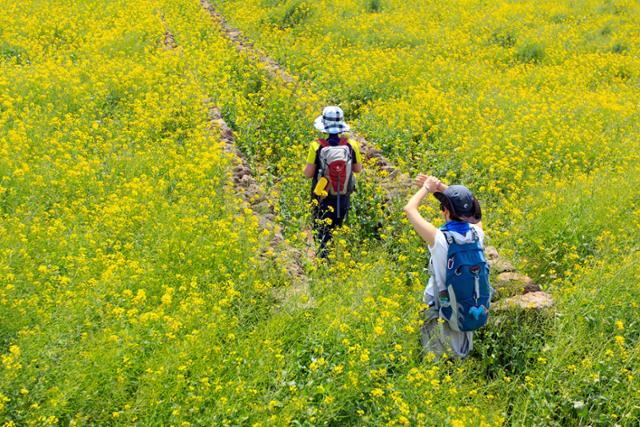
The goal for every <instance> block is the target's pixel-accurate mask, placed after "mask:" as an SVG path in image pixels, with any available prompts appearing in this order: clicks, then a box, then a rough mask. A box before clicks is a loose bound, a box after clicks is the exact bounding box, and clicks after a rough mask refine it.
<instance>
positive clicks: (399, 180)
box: [200, 0, 553, 309]
mask: <svg viewBox="0 0 640 427" xmlns="http://www.w3.org/2000/svg"><path fill="white" fill-rule="evenodd" d="M200 4H201V5H202V7H203V8H204V9H205V10H206V11H207V12H208V13H209V15H210V16H211V17H212V18H213V19H214V20H215V21H216V22H217V24H218V25H219V27H220V28H221V29H222V30H223V32H224V34H225V35H226V37H227V39H228V40H230V41H231V43H232V44H233V45H234V46H235V48H236V49H237V50H238V51H240V52H243V53H244V54H246V55H247V56H248V57H249V58H252V59H253V60H254V61H257V62H260V63H262V64H263V65H264V66H265V68H266V69H267V71H268V72H269V74H271V75H272V76H273V77H274V78H276V79H279V80H281V81H282V82H283V83H284V84H285V85H288V86H292V87H291V89H292V93H295V92H296V91H297V90H298V89H299V88H300V85H301V81H300V78H298V77H297V76H294V75H292V74H290V73H289V72H287V71H286V70H285V69H284V68H283V67H282V66H280V64H278V62H277V61H275V60H274V59H273V58H270V57H269V56H268V55H266V54H265V53H264V52H262V51H261V50H260V49H259V48H257V47H256V46H255V45H254V44H253V43H252V42H251V41H250V40H249V39H248V38H247V37H245V36H244V35H243V34H242V32H241V31H240V30H239V29H237V28H234V27H233V26H231V25H230V24H229V23H228V22H227V21H226V20H225V19H224V17H223V16H222V15H220V14H219V13H218V12H217V11H216V10H215V8H214V7H213V5H212V4H211V3H210V2H209V1H208V0H200ZM216 114H217V115H216V117H217V118H216V119H215V120H217V121H218V122H222V123H224V121H223V120H222V117H220V114H219V111H218V112H217V113H216ZM224 126H226V124H225V125H224ZM226 128H227V130H228V132H229V133H230V134H231V133H232V132H231V130H230V129H228V126H226ZM225 132H227V131H225ZM350 137H351V138H353V139H355V140H357V141H358V142H359V144H360V147H361V152H362V154H363V155H364V157H365V159H366V160H367V164H368V165H372V166H374V172H373V173H372V174H370V175H369V174H368V176H367V178H368V179H372V180H374V181H375V185H376V186H377V187H378V188H381V189H382V190H383V194H384V197H385V207H390V206H392V205H393V201H394V200H397V199H398V198H399V197H402V198H406V193H407V189H409V188H411V187H412V185H413V181H412V179H411V178H410V176H409V175H408V174H406V173H401V172H400V171H399V170H398V169H397V168H395V167H394V166H393V164H392V163H391V162H390V161H389V160H388V159H387V158H385V156H384V155H383V154H382V151H381V150H379V149H377V148H375V147H374V146H373V145H372V144H370V143H369V142H368V141H367V140H366V139H365V138H364V137H363V136H361V135H358V134H357V133H352V134H351V135H350ZM234 147H235V146H234ZM234 150H235V148H234ZM236 154H237V156H238V157H239V158H242V157H241V154H240V153H239V152H237V150H236ZM242 168H243V170H244V171H246V172H247V175H250V173H249V169H248V167H247V166H246V161H245V162H244V163H243V166H242ZM245 176H246V175H245ZM251 179H252V178H251ZM241 180H242V179H241ZM237 184H240V185H242V183H241V182H240V183H237ZM253 185H255V180H253V181H252V184H250V187H251V186H253ZM297 255H298V256H301V254H297ZM487 258H488V259H489V264H490V265H491V269H492V273H493V274H494V275H496V274H497V278H496V279H497V280H495V281H494V286H495V287H496V288H497V289H498V293H497V297H498V298H504V301H501V304H499V305H498V307H507V306H508V307H520V308H523V309H532V308H533V309H537V308H546V307H550V306H552V305H553V300H552V298H551V295H549V294H547V293H545V292H541V291H540V287H539V286H538V285H536V284H535V283H533V280H532V279H531V278H529V277H527V276H525V275H523V274H519V273H516V272H515V270H514V269H513V267H512V266H511V263H510V262H509V261H507V260H505V259H503V258H502V257H500V255H499V254H498V251H497V250H496V249H495V248H494V247H488V248H487ZM302 276H304V275H302ZM306 286H307V288H306V291H308V285H306ZM526 294H532V295H530V296H533V294H535V296H536V297H537V298H529V297H526V296H525V295H526ZM505 297H508V298H505ZM532 301H533V302H532ZM538 302H539V303H538Z"/></svg>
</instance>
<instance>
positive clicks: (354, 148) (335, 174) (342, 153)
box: [304, 106, 362, 258]
mask: <svg viewBox="0 0 640 427" xmlns="http://www.w3.org/2000/svg"><path fill="white" fill-rule="evenodd" d="M314 126H315V128H316V129H318V130H319V131H320V132H324V133H326V134H328V136H327V137H326V138H321V139H318V140H317V141H313V142H312V143H311V145H310V146H309V152H308V154H307V164H306V166H305V168H304V176H306V177H307V178H312V184H311V201H312V203H313V205H314V206H313V219H314V227H313V228H314V235H315V238H316V240H317V241H318V243H319V246H320V248H319V250H318V254H319V256H320V257H321V258H327V256H328V249H327V243H328V242H329V240H331V233H332V231H333V229H334V228H336V227H339V226H341V225H342V224H343V223H344V222H345V219H346V218H347V215H348V213H349V207H350V202H351V200H350V196H351V193H352V192H353V191H354V189H355V177H354V176H353V173H358V172H360V171H362V156H361V155H360V147H359V144H358V143H357V141H354V140H352V139H348V138H346V137H344V136H342V134H343V133H344V132H348V131H349V125H347V124H346V123H345V121H344V112H343V111H342V109H341V108H340V107H335V106H331V107H325V108H324V110H323V111H322V115H321V116H319V117H318V118H316V120H315V122H314Z"/></svg>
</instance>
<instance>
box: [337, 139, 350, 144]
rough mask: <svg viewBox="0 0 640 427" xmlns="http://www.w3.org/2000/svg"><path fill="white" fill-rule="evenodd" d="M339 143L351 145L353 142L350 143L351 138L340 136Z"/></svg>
mask: <svg viewBox="0 0 640 427" xmlns="http://www.w3.org/2000/svg"><path fill="white" fill-rule="evenodd" d="M339 145H351V144H349V139H347V138H340V144H339Z"/></svg>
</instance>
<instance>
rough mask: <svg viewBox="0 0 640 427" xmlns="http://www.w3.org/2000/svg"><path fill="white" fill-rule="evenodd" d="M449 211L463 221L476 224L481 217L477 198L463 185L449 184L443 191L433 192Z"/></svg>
mask: <svg viewBox="0 0 640 427" xmlns="http://www.w3.org/2000/svg"><path fill="white" fill-rule="evenodd" d="M433 195H434V196H435V198H436V199H438V200H439V201H440V203H442V204H443V205H444V207H446V208H447V209H449V210H450V211H451V214H452V215H453V216H454V217H456V218H459V219H461V220H463V221H466V222H469V223H471V224H476V223H478V222H480V220H481V219H482V210H481V209H480V203H479V202H478V199H476V198H475V197H473V194H472V193H471V191H469V189H468V188H467V187H465V186H464V185H451V186H449V188H447V189H446V190H444V191H443V192H436V193H433Z"/></svg>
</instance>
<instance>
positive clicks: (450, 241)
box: [440, 228, 454, 245]
mask: <svg viewBox="0 0 640 427" xmlns="http://www.w3.org/2000/svg"><path fill="white" fill-rule="evenodd" d="M440 231H442V234H444V237H445V239H447V243H448V244H449V245H452V244H453V242H454V239H453V235H452V234H451V232H449V230H447V229H446V228H444V229H443V228H441V229H440Z"/></svg>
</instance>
